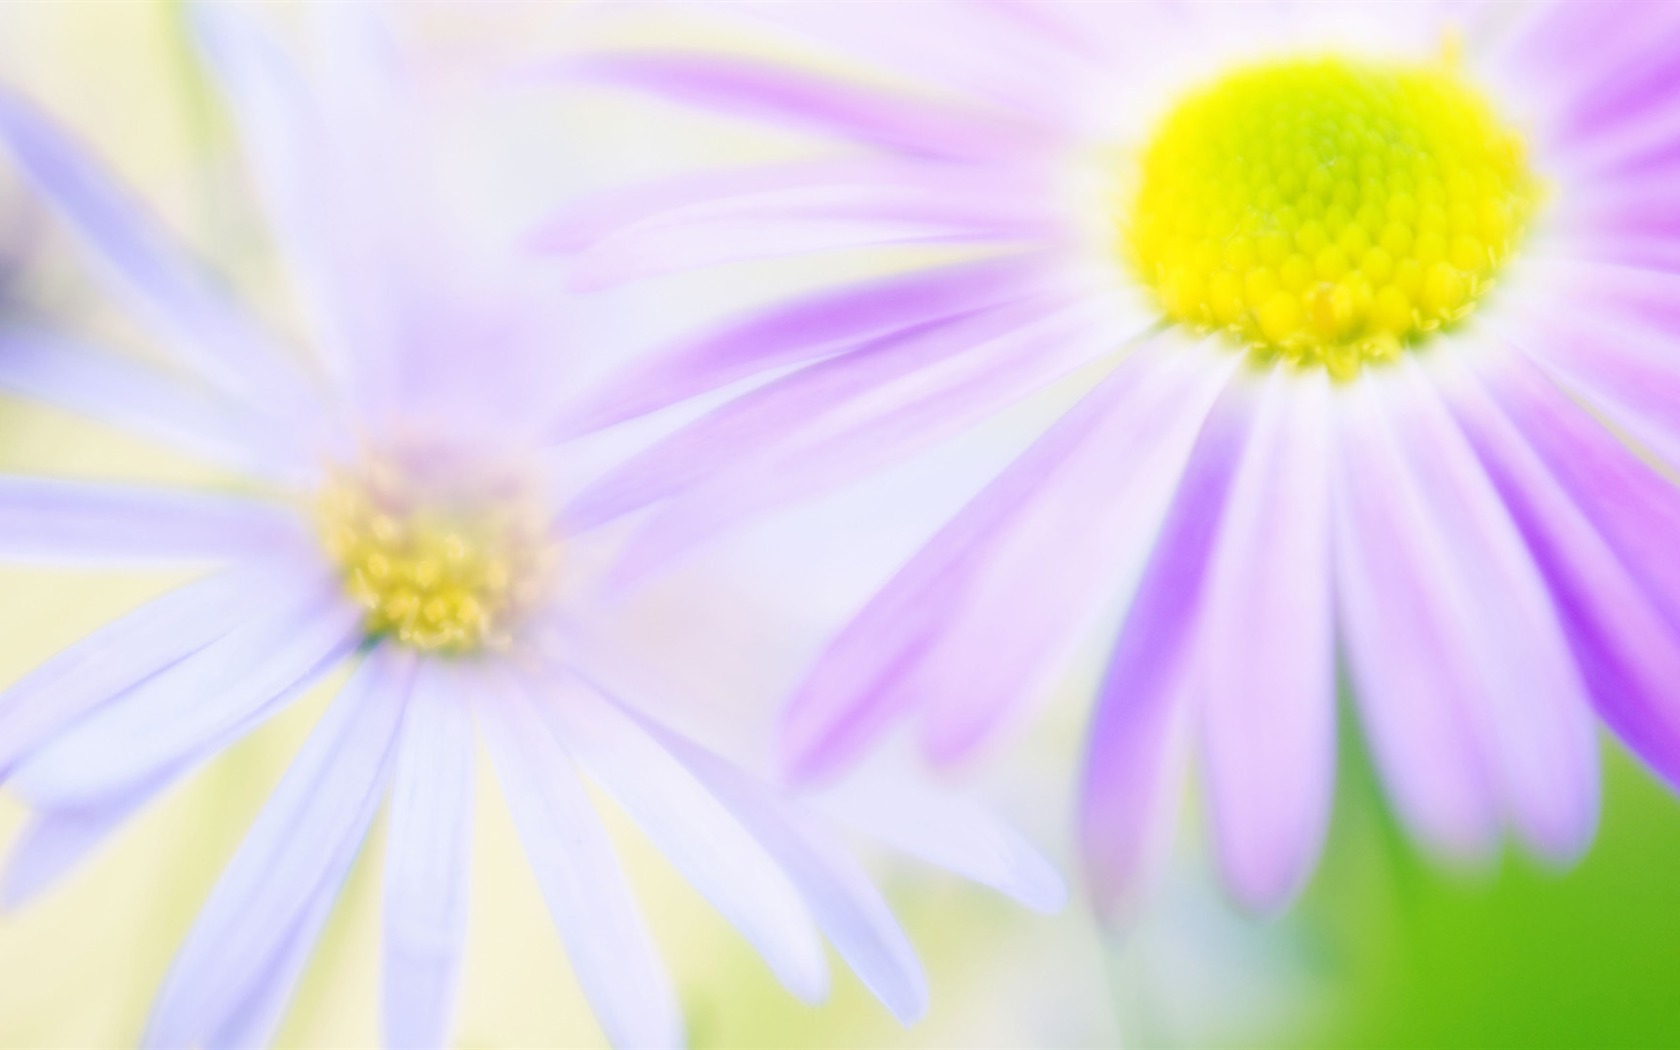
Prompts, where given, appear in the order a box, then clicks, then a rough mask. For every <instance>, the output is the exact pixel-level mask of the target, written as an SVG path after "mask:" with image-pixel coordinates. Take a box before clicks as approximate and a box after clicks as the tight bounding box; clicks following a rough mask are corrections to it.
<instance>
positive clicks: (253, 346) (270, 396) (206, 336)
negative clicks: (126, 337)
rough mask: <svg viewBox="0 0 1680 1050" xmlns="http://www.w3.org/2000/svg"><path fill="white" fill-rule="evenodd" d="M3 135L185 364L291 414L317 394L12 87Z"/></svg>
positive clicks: (0, 103)
mask: <svg viewBox="0 0 1680 1050" xmlns="http://www.w3.org/2000/svg"><path fill="white" fill-rule="evenodd" d="M0 138H3V139H4V140H5V142H6V144H7V145H8V146H9V147H10V148H11V151H12V154H13V156H15V157H16V159H17V161H18V164H19V166H20V167H21V168H22V169H23V172H24V174H25V175H26V176H28V177H29V179H30V180H31V181H32V182H33V183H34V185H35V187H36V188H37V189H38V190H39V191H40V192H41V193H42V194H43V195H44V196H46V197H47V199H48V200H50V201H51V202H52V203H53V204H54V205H55V206H56V207H57V208H58V209H59V211H60V212H61V214H63V216H64V217H65V219H66V220H67V221H68V222H69V223H70V225H71V226H72V228H73V229H74V230H75V231H76V233H77V234H78V235H79V236H80V237H81V238H82V240H83V241H85V242H86V243H87V244H88V246H89V247H90V248H91V250H92V251H93V252H94V254H95V255H96V256H97V258H98V259H99V260H100V261H102V262H103V263H104V264H106V268H107V269H108V271H109V273H110V275H111V276H112V277H113V279H114V280H115V282H116V283H117V287H118V290H119V291H120V292H123V293H125V294H126V298H128V299H129V300H131V301H133V302H135V303H136V305H138V306H139V307H140V308H141V309H142V311H143V312H144V313H145V314H146V315H147V316H148V317H149V318H150V319H151V320H152V321H153V322H154V323H155V324H156V325H157V326H158V327H159V328H160V334H161V335H162V337H163V344H164V345H165V346H168V347H171V348H173V349H174V350H175V351H177V352H178V353H180V354H181V355H182V356H183V361H184V363H185V364H187V365H189V366H191V367H192V368H194V369H195V370H196V371H198V372H199V373H200V374H202V375H204V376H205V377H207V378H209V379H211V380H212V381H214V382H216V383H218V384H219V385H221V386H224V387H225V388H227V389H229V390H231V391H234V392H236V393H240V394H243V395H245V397H246V398H247V399H248V401H249V405H250V407H252V409H253V410H270V411H274V414H275V415H277V416H279V417H280V418H285V414H286V411H287V409H288V408H296V407H297V406H299V405H302V404H308V403H311V402H312V396H311V395H310V392H309V389H308V386H307V383H306V380H304V378H303V377H302V374H301V373H299V372H298V371H297V370H296V368H295V367H294V366H292V365H291V363H290V362H289V361H288V360H287V359H286V357H285V355H284V352H283V351H281V350H280V349H279V348H277V347H275V346H274V345H273V344H272V343H270V342H269V340H268V338H267V337H266V336H265V335H264V334H263V333H262V332H261V331H260V330H259V329H257V328H256V327H255V326H254V325H253V324H252V322H251V320H250V319H249V318H248V317H246V316H245V314H244V313H243V312H242V311H241V310H240V309H239V308H238V307H237V306H236V305H234V303H233V301H232V300H231V299H230V298H228V296H227V295H226V294H225V292H224V291H223V290H222V289H220V288H217V287H215V286H214V285H213V284H212V283H211V282H210V281H209V280H208V279H207V278H206V277H205V275H204V274H203V273H201V272H199V270H198V269H197V268H196V267H195V266H194V265H193V264H192V263H190V262H189V261H188V260H186V259H185V258H183V257H182V256H181V254H180V253H179V252H178V250H177V249H176V247H175V246H174V245H173V244H171V243H170V242H169V240H168V239H167V238H166V237H165V236H164V235H163V234H162V232H161V231H159V230H158V229H157V228H156V227H155V225H154V224H153V222H152V220H151V219H150V217H149V216H147V215H145V214H144V212H143V211H142V210H141V209H140V208H139V206H137V205H136V204H135V203H134V202H133V201H131V200H130V199H129V198H128V196H127V194H126V193H125V192H124V191H123V190H122V189H121V188H119V187H118V186H117V185H116V184H115V183H114V182H113V181H112V180H111V179H110V178H109V176H107V175H106V173H105V172H104V171H102V170H100V169H99V167H98V166H97V165H96V164H95V163H94V162H93V161H92V159H91V158H90V157H89V156H88V155H87V154H86V152H85V151H84V150H83V149H82V148H81V146H79V145H78V144H77V143H75V142H73V141H72V140H71V139H70V138H69V136H68V135H66V134H65V133H64V132H62V131H60V130H59V129H58V128H56V127H55V126H54V125H53V124H52V123H51V122H50V121H49V120H48V119H47V118H46V117H44V116H43V115H42V114H41V113H39V112H38V111H37V110H36V109H35V108H34V107H33V106H31V105H30V104H28V103H27V102H25V101H23V100H22V99H21V98H19V97H18V96H16V95H14V94H12V93H10V92H6V91H0ZM276 409H277V410H276Z"/></svg>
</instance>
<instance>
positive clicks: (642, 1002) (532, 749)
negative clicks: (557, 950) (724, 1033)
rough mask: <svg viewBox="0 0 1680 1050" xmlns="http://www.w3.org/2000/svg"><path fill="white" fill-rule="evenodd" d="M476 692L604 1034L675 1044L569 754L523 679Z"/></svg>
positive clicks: (678, 1022)
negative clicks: (518, 683) (521, 685)
mask: <svg viewBox="0 0 1680 1050" xmlns="http://www.w3.org/2000/svg"><path fill="white" fill-rule="evenodd" d="M474 699H475V700H476V701H477V703H476V705H475V710H476V713H477V720H478V726H479V729H480V731H482V733H483V734H484V743H485V746H486V747H488V748H489V751H490V757H491V760H492V761H493V762H494V764H495V768H496V777H497V779H498V780H499V781H500V782H501V785H502V794H503V796H505V798H506V799H507V804H508V809H509V810H510V811H511V812H512V814H513V821H514V824H515V826H517V827H518V829H519V837H520V840H521V841H522V842H523V843H524V845H525V853H526V855H527V856H528V857H529V858H530V861H531V868H532V870H533V872H535V874H536V876H537V883H538V884H539V885H540V886H541V887H542V893H543V899H544V900H545V901H547V902H548V910H549V914H550V915H552V916H553V918H554V924H555V926H557V927H559V930H560V936H561V938H562V940H564V941H565V944H566V953H567V954H568V955H569V956H570V957H571V961H572V972H573V973H574V974H575V975H576V976H577V981H578V984H580V985H582V986H583V993H584V995H585V996H586V997H587V998H588V1000H589V1004H590V1006H591V1007H592V1008H593V1009H594V1011H595V1018H596V1020H597V1021H598V1022H599V1023H600V1025H601V1029H602V1031H604V1032H605V1033H606V1036H607V1041H608V1042H610V1043H612V1045H614V1046H617V1047H626V1048H628V1047H636V1048H638V1050H640V1048H643V1047H647V1048H650V1050H652V1048H657V1047H678V1046H681V1045H682V1043H683V1020H682V1013H681V1011H680V1009H679V1007H678V1005H677V997H676V993H675V992H674V991H673V990H672V988H671V982H670V978H669V976H668V975H667V974H666V972H665V968H664V967H663V966H662V965H661V963H660V961H659V955H658V952H657V950H656V949H655V947H654V944H653V938H652V937H651V936H649V934H648V931H647V925H646V923H644V922H643V920H642V916H641V913H640V912H639V911H638V909H637V908H636V902H635V901H634V900H633V899H632V898H631V895H630V886H629V883H628V882H627V881H626V880H625V878H624V871H623V869H622V868H620V867H619V863H618V858H617V857H616V856H615V855H614V854H613V850H612V843H611V842H610V841H609V840H608V838H607V833H606V829H605V828H603V827H602V826H601V822H600V818H599V817H597V816H596V814H595V811H594V809H593V807H592V806H591V804H590V801H589V796H588V794H586V793H585V791H584V789H583V785H582V784H581V783H580V782H579V781H578V774H577V770H576V767H575V766H574V765H573V764H572V760H571V759H570V758H569V757H568V756H567V754H566V752H565V750H564V749H563V748H561V746H560V744H559V742H558V741H556V740H555V739H554V736H553V734H551V733H550V732H549V731H548V728H547V727H546V726H545V725H544V724H543V722H542V719H541V718H540V716H539V715H538V714H537V711H536V708H535V706H534V705H533V704H532V702H531V699H530V698H529V697H527V696H526V695H525V693H524V691H523V690H522V689H521V688H519V687H516V686H513V685H511V684H509V683H505V682H500V683H496V686H495V687H494V688H486V689H484V690H483V691H482V692H481V693H480V694H479V695H478V696H476V697H475V698H474Z"/></svg>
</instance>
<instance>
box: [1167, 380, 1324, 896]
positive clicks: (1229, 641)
mask: <svg viewBox="0 0 1680 1050" xmlns="http://www.w3.org/2000/svg"><path fill="white" fill-rule="evenodd" d="M1257 396H1258V398H1259V402H1258V405H1257V407H1256V413H1257V414H1256V417H1255V421H1254V431H1253V433H1252V434H1251V435H1250V436H1249V439H1248V442H1247V448H1246V449H1245V450H1244V453H1243V459H1242V462H1241V464H1240V465H1239V466H1238V468H1237V474H1236V477H1235V479H1234V480H1233V481H1232V483H1231V492H1230V496H1229V503H1228V505H1227V507H1226V510H1225V516H1224V520H1223V521H1222V522H1221V523H1220V531H1219V538H1218V540H1217V541H1216V542H1215V546H1214V550H1213V554H1212V563H1211V564H1210V565H1209V567H1208V570H1207V571H1208V578H1207V588H1206V591H1205V593H1204V595H1203V600H1204V602H1205V603H1206V606H1205V609H1204V612H1203V623H1202V629H1201V633H1200V636H1199V638H1198V649H1197V653H1196V663H1197V675H1196V681H1195V684H1194V691H1195V694H1196V698H1197V701H1198V703H1199V706H1200V715H1201V741H1202V754H1203V758H1204V761H1205V762H1206V770H1207V772H1206V778H1207V785H1208V802H1209V811H1210V814H1211V819H1212V825H1213V834H1214V842H1215V845H1216V847H1217V849H1218V855H1219V861H1220V866H1221V868H1222V870H1223V871H1224V874H1225V881H1226V884H1227V885H1228V886H1229V888H1230V890H1231V892H1232V893H1233V894H1234V895H1235V897H1236V898H1237V900H1238V901H1239V902H1241V903H1242V904H1243V905H1244V906H1246V907H1248V908H1252V909H1255V910H1257V911H1273V910H1276V909H1278V908H1281V907H1283V906H1284V905H1286V904H1287V903H1288V902H1289V901H1290V900H1291V899H1292V898H1293V897H1294V896H1295V894H1296V893H1297V892H1299V891H1300V889H1301V887H1302V885H1303V884H1304V883H1305V882H1306V879H1307V877H1308V875H1310V874H1311V872H1312V868H1313V865H1314V863H1315V862H1316V860H1317V858H1318V852H1319V849H1320V848H1321V847H1322V845H1323V841H1324V834H1325V830H1326V828H1327V826H1328V824H1329V820H1330V797H1331V792H1332V782H1333V780H1334V776H1335V759H1336V756H1335V728H1336V709H1335V700H1336V684H1335V658H1334V651H1333V638H1332V619H1331V596H1330V564H1329V562H1330V535H1329V506H1328V500H1329V477H1328V469H1329V467H1328V452H1329V438H1330V435H1329V427H1328V418H1327V416H1328V408H1329V405H1328V402H1329V389H1328V379H1327V377H1326V376H1325V375H1324V373H1322V372H1317V371H1314V372H1311V373H1308V374H1304V375H1296V374H1294V373H1291V372H1290V371H1288V370H1287V369H1285V368H1277V369H1274V370H1273V371H1272V372H1271V374H1270V375H1269V376H1268V377H1267V379H1266V380H1265V381H1264V384H1263V385H1262V386H1261V387H1260V389H1259V391H1258V393H1257Z"/></svg>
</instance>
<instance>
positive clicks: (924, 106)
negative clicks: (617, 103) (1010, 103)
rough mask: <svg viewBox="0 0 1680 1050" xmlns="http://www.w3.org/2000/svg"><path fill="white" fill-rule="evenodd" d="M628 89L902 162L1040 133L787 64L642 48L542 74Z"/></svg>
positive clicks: (981, 151) (1034, 139) (1011, 146)
mask: <svg viewBox="0 0 1680 1050" xmlns="http://www.w3.org/2000/svg"><path fill="white" fill-rule="evenodd" d="M543 72H544V73H545V74H546V75H548V76H552V77H554V78H556V79H565V80H572V79H579V78H581V79H585V80H593V81H599V82H603V83H609V84H615V85H618V86H620V87H629V88H635V89H638V90H641V91H647V92H649V93H651V94H655V95H662V96H666V97H669V98H673V99H675V100H677V101H680V102H682V103H684V104H685V105H696V106H704V107H706V108H709V109H715V110H720V111H723V112H727V113H730V114H732V115H735V116H744V117H752V118H756V119H763V120H771V121H775V122H777V123H782V124H788V125H792V126H794V127H798V128H802V129H805V130H809V131H814V132H817V133H819V134H825V135H836V136H839V137H842V138H846V139H850V140H853V141H856V142H861V143H866V144H868V145H872V146H878V147H881V148H883V149H888V150H892V151H895V152H899V153H904V154H908V155H911V156H924V157H946V158H955V159H1003V158H1010V157H1014V156H1019V155H1021V154H1023V153H1027V152H1029V151H1030V150H1032V149H1033V148H1035V147H1041V146H1042V145H1043V144H1044V143H1045V142H1046V141H1048V136H1047V135H1046V133H1045V132H1044V131H1042V130H1040V129H1037V128H1034V127H1033V126H1032V125H1031V124H1029V123H1026V122H1024V121H1018V120H1011V119H1010V117H1009V116H1008V115H1006V114H1002V113H988V112H986V111H984V110H978V109H973V108H966V107H963V106H961V105H958V104H956V103H946V102H936V101H934V100H932V99H927V98H918V97H916V96H913V95H907V94H903V93H899V92H887V91H881V90H879V89H876V88H872V87H868V86H866V85H864V84H861V83H847V82H845V81H842V80H838V79H833V78H828V77H823V76H816V75H813V74H811V73H810V72H807V71H804V70H800V69H798V68H795V67H792V66H785V65H775V64H771V63H767V62H759V61H754V60H750V59H742V58H732V57H720V56H717V55H708V54H704V53H700V52H677V51H667V52H661V51H641V52H621V53H617V54H604V53H598V54H592V55H585V56H579V57H574V58H568V59H566V60H564V61H562V62H560V63H556V64H554V65H552V66H550V67H548V68H547V69H546V70H544V71H543Z"/></svg>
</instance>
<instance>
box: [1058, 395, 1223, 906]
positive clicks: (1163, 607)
mask: <svg viewBox="0 0 1680 1050" xmlns="http://www.w3.org/2000/svg"><path fill="white" fill-rule="evenodd" d="M1249 401H1250V395H1249V392H1248V390H1247V389H1246V383H1244V382H1241V381H1239V382H1238V383H1237V385H1235V386H1232V387H1230V388H1228V390H1227V392H1226V394H1225V395H1224V396H1223V397H1222V398H1221V399H1220V400H1219V401H1218V402H1216V403H1215V405H1214V406H1213V408H1212V409H1211V410H1210V412H1209V414H1208V417H1207V420H1206V423H1205V425H1204V426H1203V428H1202V431H1201V433H1200V434H1199V435H1198V437H1197V440H1196V445H1195V448H1194V449H1193V450H1192V451H1191V453H1190V458H1189V460H1188V462H1187V463H1186V464H1185V467H1184V472H1183V475H1182V479H1181V480H1180V482H1179V485H1178V489H1177V492H1176V493H1175V494H1174V496H1173V501H1172V506H1171V507H1170V508H1169V509H1168V511H1167V515H1166V519H1165V521H1164V522H1163V523H1162V526H1161V533H1160V536H1159V538H1158V539H1157V540H1156V543H1155V549H1154V550H1153V551H1152V552H1151V554H1150V558H1149V563H1148V565H1147V567H1146V568H1145V569H1144V574H1143V577H1142V579H1141V580H1140V581H1139V583H1138V588H1137V592H1136V594H1135V595H1134V596H1133V598H1132V602H1131V605H1130V608H1129V609H1128V611H1127V613H1126V619H1125V623H1124V625H1123V626H1122V627H1121V630H1120V633H1119V636H1118V637H1117V638H1116V639H1115V643H1114V650H1113V652H1112V654H1111V655H1110V656H1109V663H1108V669H1107V671H1106V672H1105V674H1104V675H1103V681H1102V686H1101V688H1100V689H1099V691H1098V694H1097V701H1096V707H1095V710H1094V711H1093V714H1092V717H1091V728H1090V731H1089V733H1088V734H1087V743H1086V754H1085V768H1084V772H1083V775H1082V777H1081V782H1080V790H1079V841H1080V849H1081V853H1082V855H1083V861H1084V869H1085V878H1086V882H1087V883H1088V886H1089V889H1090V892H1091V895H1092V898H1093V901H1092V902H1093V904H1094V905H1095V907H1096V910H1097V913H1098V914H1099V915H1100V916H1102V918H1103V919H1104V920H1105V921H1107V922H1110V923H1112V924H1114V925H1116V926H1119V927H1124V926H1126V925H1128V924H1129V923H1130V922H1131V921H1133V920H1134V919H1135V918H1136V917H1137V914H1138V912H1139V911H1140V909H1141V908H1142V906H1143V902H1144V900H1145V898H1146V897H1147V896H1148V893H1149V891H1150V890H1151V888H1152V887H1153V884H1154V882H1155V881H1156V879H1158V878H1159V876H1160V873H1161V869H1162V866H1163V864H1164V862H1165V860H1166V858H1167V854H1168V851H1169V849H1170V847H1171V844H1172V836H1173V831H1174V827H1175V825H1176V823H1177V818H1178V811H1179V808H1180V805H1181V798H1180V792H1181V790H1182V780H1181V777H1182V773H1183V769H1184V762H1185V759H1186V757H1187V755H1186V754H1185V752H1186V751H1187V741H1186V740H1185V739H1183V738H1184V737H1185V736H1187V735H1188V726H1187V721H1188V706H1187V700H1188V698H1187V697H1186V695H1185V694H1186V689H1187V683H1188V675H1189V672H1190V668H1191V664H1190V658H1191V656H1192V655H1193V653H1194V647H1195V643H1196V624H1197V621H1198V619H1199V608H1200V602H1201V594H1202V590H1203V586H1204V583H1203V581H1204V577H1205V575H1206V571H1207V565H1208V561H1209V554H1210V552H1211V550H1212V548H1213V540H1214V535H1215V533H1216V531H1217V530H1218V527H1219V522H1220V520H1221V519H1222V517H1223V516H1224V512H1225V500H1226V497H1227V495H1228V493H1229V489H1230V485H1231V477H1232V475H1233V474H1234V473H1235V472H1236V465H1237V461H1238V460H1239V459H1240V458H1241V456H1242V449H1243V443H1244V441H1245V440H1246V439H1247V436H1248V427H1249V425H1250V420H1249V416H1250V415H1251V413H1252V407H1251V405H1250V404H1249Z"/></svg>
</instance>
